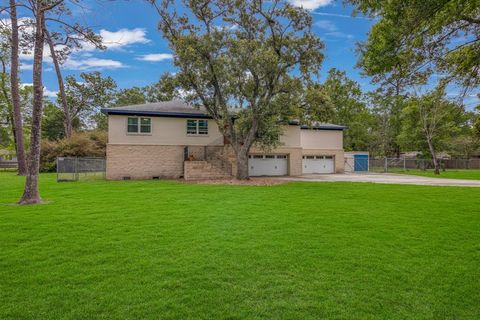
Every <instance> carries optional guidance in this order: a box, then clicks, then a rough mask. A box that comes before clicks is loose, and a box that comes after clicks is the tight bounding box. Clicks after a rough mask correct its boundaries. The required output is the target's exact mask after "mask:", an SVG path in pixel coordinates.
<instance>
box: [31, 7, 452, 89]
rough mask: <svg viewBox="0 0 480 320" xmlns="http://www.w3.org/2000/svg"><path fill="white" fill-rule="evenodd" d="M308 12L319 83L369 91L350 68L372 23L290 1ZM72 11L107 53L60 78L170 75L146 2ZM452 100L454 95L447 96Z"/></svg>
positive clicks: (137, 82)
mask: <svg viewBox="0 0 480 320" xmlns="http://www.w3.org/2000/svg"><path fill="white" fill-rule="evenodd" d="M291 2H292V3H293V4H295V5H303V6H304V7H305V8H307V9H309V10H310V12H311V14H312V17H313V19H314V31H315V32H316V33H317V34H318V35H319V36H320V38H321V39H322V40H323V41H324V43H325V46H326V48H325V52H324V53H325V61H324V63H323V65H322V66H321V74H322V79H325V76H326V74H327V72H328V70H329V69H330V68H333V67H335V68H338V69H340V70H344V71H346V72H347V75H348V76H349V77H350V78H352V79H354V80H356V81H357V82H359V83H360V85H361V86H362V88H363V90H365V91H367V90H372V89H374V87H373V86H372V85H371V84H370V79H368V78H364V77H362V76H361V75H360V70H359V69H356V68H355V64H356V61H357V57H356V56H355V43H356V42H358V41H363V40H365V39H366V38H367V34H368V31H369V29H370V27H371V26H372V24H373V23H374V21H372V20H371V19H368V18H365V17H361V16H360V17H352V16H351V13H352V8H351V7H348V6H344V5H343V4H342V2H341V1H334V0H291ZM82 3H83V7H82V8H80V7H79V8H77V9H76V10H75V11H74V15H75V17H76V18H79V19H81V20H85V22H87V23H88V25H90V26H92V27H93V29H94V31H95V32H98V33H100V34H101V35H102V36H103V37H104V41H105V42H106V45H107V47H108V49H107V50H106V51H100V50H95V49H93V48H85V50H82V51H80V52H78V53H76V54H74V55H73V56H72V57H71V59H70V60H69V61H67V63H66V64H65V66H64V71H63V73H64V75H69V74H73V75H79V74H80V73H81V72H86V71H97V70H98V71H101V72H102V74H104V75H109V76H111V77H112V78H113V79H115V81H116V82H117V84H118V86H119V87H120V88H127V87H132V86H144V85H148V84H151V83H153V82H155V81H157V80H158V79H159V77H160V75H161V74H162V73H164V72H167V71H169V72H175V69H174V67H173V64H172V60H171V52H170V50H169V48H168V45H167V43H166V42H165V40H163V39H162V37H161V35H160V33H159V32H158V30H157V25H158V20H159V17H158V14H157V13H156V12H155V11H154V10H153V8H152V7H151V6H150V5H148V4H147V3H146V2H145V1H141V0H134V1H123V0H117V1H101V0H86V1H83V2H82ZM22 63H23V65H22V69H23V71H22V81H23V82H24V83H31V81H32V79H31V78H32V75H31V56H29V55H25V56H24V57H23V58H22ZM44 84H45V87H46V93H47V94H48V95H50V96H55V94H56V91H57V90H58V85H57V80H56V77H55V73H54V70H53V67H52V64H51V63H50V62H48V61H47V62H46V63H45V67H44ZM452 94H453V93H452Z"/></svg>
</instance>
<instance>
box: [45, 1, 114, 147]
mask: <svg viewBox="0 0 480 320" xmlns="http://www.w3.org/2000/svg"><path fill="white" fill-rule="evenodd" d="M61 11H62V13H66V14H67V15H70V16H71V13H70V11H69V10H66V9H65V8H64V9H63V10H61ZM46 21H47V22H48V21H52V22H56V23H60V24H61V26H62V31H63V33H60V32H52V33H50V31H49V30H48V29H49V27H48V25H47V24H45V39H46V41H47V43H48V46H49V49H50V56H51V57H52V62H53V65H54V67H55V73H56V75H57V81H58V88H59V92H58V95H59V99H58V100H59V102H60V105H61V106H62V109H63V113H64V130H65V136H66V137H67V138H68V137H70V136H71V135H72V130H73V122H74V120H75V115H72V114H71V108H69V106H68V99H67V94H66V92H65V84H64V81H63V77H62V72H61V68H60V65H61V64H63V63H64V62H65V61H66V59H67V58H68V56H69V55H70V53H71V52H72V51H73V50H76V49H81V48H82V47H83V46H84V45H85V44H92V45H93V46H94V47H96V48H98V49H104V48H105V47H104V46H103V45H102V38H101V36H99V35H97V34H95V33H94V32H93V31H92V30H91V29H90V28H88V27H85V26H82V25H80V24H79V23H67V22H65V21H64V20H59V19H58V18H56V17H53V18H46Z"/></svg>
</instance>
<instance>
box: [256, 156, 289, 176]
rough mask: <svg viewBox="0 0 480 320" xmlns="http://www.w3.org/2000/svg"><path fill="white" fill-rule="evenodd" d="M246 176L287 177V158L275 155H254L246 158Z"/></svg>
mask: <svg viewBox="0 0 480 320" xmlns="http://www.w3.org/2000/svg"><path fill="white" fill-rule="evenodd" d="M248 174H249V175H250V176H252V177H255V176H286V175H288V156H287V155H278V154H277V155H275V154H266V155H260V154H254V155H250V156H249V157H248Z"/></svg>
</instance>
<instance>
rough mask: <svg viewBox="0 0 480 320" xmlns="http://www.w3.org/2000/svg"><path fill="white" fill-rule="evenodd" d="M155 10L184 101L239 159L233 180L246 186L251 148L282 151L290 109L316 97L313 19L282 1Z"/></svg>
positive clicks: (199, 1) (168, 1)
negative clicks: (207, 118) (279, 146)
mask: <svg viewBox="0 0 480 320" xmlns="http://www.w3.org/2000/svg"><path fill="white" fill-rule="evenodd" d="M151 3H152V4H153V5H154V6H155V8H156V9H157V12H158V13H159V15H160V18H161V19H160V23H159V28H160V30H161V32H162V34H163V36H164V37H165V38H166V40H167V41H168V43H169V45H170V48H171V50H172V51H173V52H174V53H175V59H174V64H175V66H176V67H177V69H178V73H177V74H176V77H177V79H178V81H179V83H180V84H181V86H182V88H183V90H184V92H186V93H188V96H187V100H188V101H190V102H191V103H193V104H194V105H196V106H199V107H200V106H201V107H203V108H205V110H206V112H207V113H208V114H209V115H210V116H211V117H212V118H213V120H214V121H215V122H216V124H217V125H218V127H219V129H220V131H221V133H222V134H223V135H224V137H225V138H226V140H227V141H228V142H229V143H230V145H231V147H232V149H233V152H234V154H235V157H236V163H237V173H236V177H237V178H238V179H247V178H248V153H249V151H250V148H251V147H252V145H253V144H254V143H256V144H259V145H269V146H272V145H274V144H275V143H278V140H279V136H280V134H281V128H282V124H284V123H285V120H286V119H287V118H288V116H289V115H292V113H294V110H293V109H295V108H297V109H298V108H300V105H299V104H300V103H302V102H304V103H316V102H315V101H312V100H311V98H312V97H318V96H319V95H312V94H308V93H312V92H313V91H312V90H311V89H310V91H308V90H307V89H308V88H311V87H312V86H314V85H315V81H314V80H315V76H318V72H319V66H320V64H321V62H322V60H323V54H322V49H323V43H322V42H321V41H320V39H319V38H318V37H317V36H316V35H315V34H314V32H312V30H311V27H312V18H311V16H310V15H309V13H308V12H307V11H306V10H304V9H302V8H298V7H294V6H292V5H291V4H289V3H288V2H286V1H282V0H273V1H270V2H268V3H267V2H264V1H261V0H252V1H235V0H225V1H216V2H214V1H208V0H190V1H184V2H183V3H184V4H185V7H186V8H181V4H180V3H177V2H176V1H173V0H164V1H161V2H160V1H155V0H151ZM184 11H186V12H187V13H186V14H183V12H184ZM180 12H182V13H180ZM285 100H288V101H291V102H297V103H296V104H293V105H292V104H289V103H288V104H287V103H285ZM232 109H235V112H234V114H233V113H232V111H231V110H232ZM305 109H311V108H307V107H305Z"/></svg>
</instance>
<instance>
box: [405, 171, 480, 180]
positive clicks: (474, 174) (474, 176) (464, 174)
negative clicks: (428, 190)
mask: <svg viewBox="0 0 480 320" xmlns="http://www.w3.org/2000/svg"><path fill="white" fill-rule="evenodd" d="M398 173H404V174H413V175H416V176H422V177H431V178H447V179H468V180H480V170H478V169H469V170H461V169H446V170H445V171H442V170H441V171H440V174H439V175H436V174H435V173H434V171H433V170H425V171H423V170H420V169H409V170H408V171H399V172H398Z"/></svg>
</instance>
